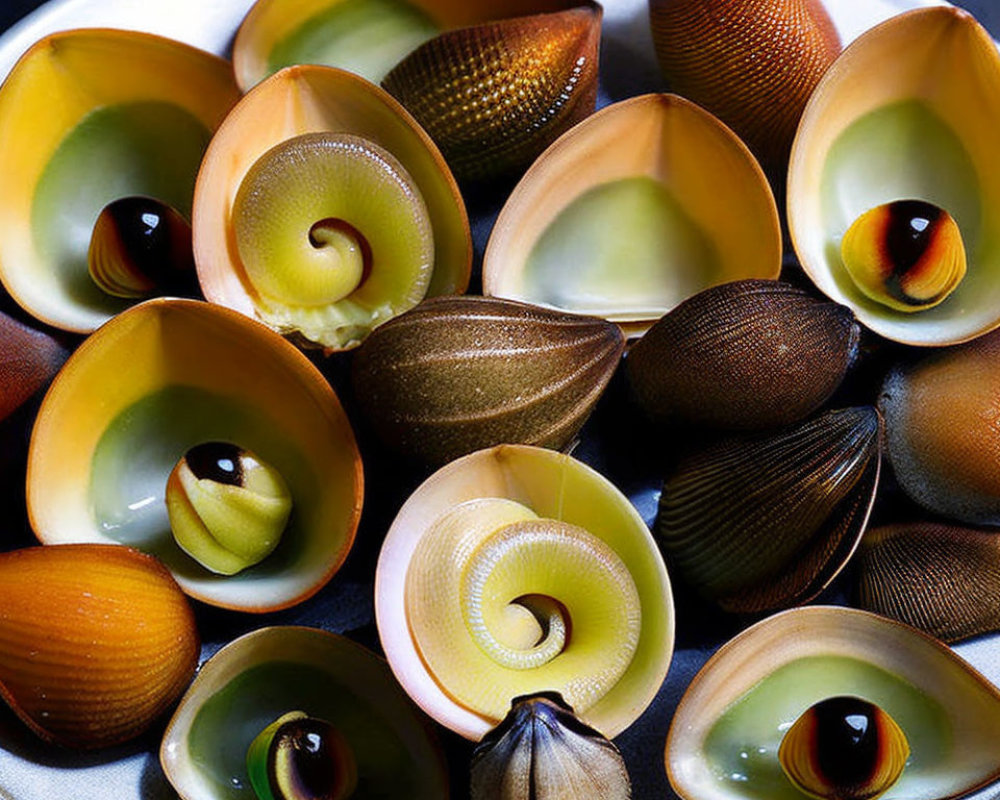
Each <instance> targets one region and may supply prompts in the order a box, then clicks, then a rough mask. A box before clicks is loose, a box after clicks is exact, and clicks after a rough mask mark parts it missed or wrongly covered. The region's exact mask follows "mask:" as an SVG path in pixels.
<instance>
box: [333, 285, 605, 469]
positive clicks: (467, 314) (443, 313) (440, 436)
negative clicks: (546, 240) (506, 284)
mask: <svg viewBox="0 0 1000 800" xmlns="http://www.w3.org/2000/svg"><path fill="white" fill-rule="evenodd" d="M623 348H624V338H623V336H622V333H621V331H620V330H619V328H618V327H617V326H616V325H614V324H613V323H610V322H606V321H604V320H601V319H596V318H594V317H581V316H575V315H573V314H566V313H563V312H558V311H550V310H548V309H543V308H537V307H535V306H530V305H526V304H524V303H516V302H513V301H508V300H498V299H493V298H483V297H441V298H433V299H430V300H425V301H424V302H423V303H421V304H420V305H418V306H417V307H416V308H415V309H413V310H412V311H409V312H407V313H406V314H403V315H402V316H400V317H397V318H396V319H393V320H390V321H389V322H387V323H386V324H385V325H382V326H381V327H379V328H376V329H375V331H374V333H372V335H371V336H370V337H369V338H368V339H367V340H366V341H365V342H364V344H362V346H361V348H360V349H359V350H358V352H357V354H356V356H355V360H354V370H353V382H354V390H355V395H356V396H357V398H358V403H359V404H360V405H361V407H362V409H363V410H364V411H365V413H366V414H367V416H368V419H369V420H370V421H371V423H372V426H373V427H374V428H375V431H376V433H377V434H378V435H379V437H380V438H381V439H382V440H383V441H384V442H385V443H386V444H388V445H389V446H390V447H392V448H393V449H395V450H397V451H399V452H401V453H404V454H406V455H408V456H411V457H414V458H416V459H417V460H419V461H423V462H425V463H428V464H443V463H445V462H447V461H450V460H452V459H454V458H457V457H458V456H460V455H464V454H466V453H471V452H473V451H474V450H479V449H482V448H484V447H490V446H492V445H495V444H534V445H539V446H542V447H550V448H555V449H560V448H562V447H564V446H565V445H566V444H568V443H569V442H570V441H571V440H572V439H573V437H574V436H575V435H576V433H577V431H579V429H580V427H581V426H582V425H583V422H584V420H586V418H587V416H588V415H589V414H590V411H591V409H592V408H593V406H594V404H595V403H596V402H597V399H598V397H599V396H600V395H601V392H602V391H603V389H604V387H605V385H606V384H607V382H608V381H609V380H610V379H611V375H612V374H613V373H614V371H615V367H616V366H617V364H618V361H619V357H620V356H621V353H622V350H623Z"/></svg>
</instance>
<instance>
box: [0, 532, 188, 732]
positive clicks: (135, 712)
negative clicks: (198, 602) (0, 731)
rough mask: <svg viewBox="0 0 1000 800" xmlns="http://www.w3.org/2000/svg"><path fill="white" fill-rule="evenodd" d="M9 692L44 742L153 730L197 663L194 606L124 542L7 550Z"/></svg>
mask: <svg viewBox="0 0 1000 800" xmlns="http://www.w3.org/2000/svg"><path fill="white" fill-rule="evenodd" d="M0 609H2V610H3V611H2V613H0V696H2V697H3V698H4V699H5V700H6V701H7V702H8V703H9V704H10V706H11V707H12V708H13V709H14V711H15V712H16V713H17V715H18V716H19V717H21V719H22V720H24V722H25V723H27V725H28V726H29V727H30V728H31V729H32V730H33V731H34V732H35V733H37V734H38V735H39V736H41V737H42V738H43V739H45V740H47V741H52V742H57V743H59V744H62V745H64V746H67V747H76V748H97V747H108V746H110V745H114V744H118V743H120V742H124V741H127V740H129V739H131V738H133V737H135V736H137V735H139V734H140V733H141V732H142V731H143V730H145V729H146V728H147V727H148V726H149V725H150V723H152V722H153V720H154V719H156V717H158V716H159V715H160V714H161V713H162V712H163V711H165V710H166V708H167V706H168V705H170V703H172V702H173V701H174V700H175V699H176V698H177V697H178V696H179V695H180V693H181V692H182V691H183V690H184V687H185V686H187V684H188V681H190V680H191V677H192V676H193V675H194V668H195V665H196V664H197V663H198V632H197V630H196V628H195V621H194V614H193V613H192V611H191V607H190V606H189V605H188V603H187V599H186V598H185V597H184V595H183V594H182V593H181V590H180V588H179V587H178V586H177V584H176V583H175V581H174V579H173V578H172V577H171V576H170V573H169V572H168V571H167V569H166V567H164V566H163V565H162V564H161V563H160V562H159V561H157V560H156V559H155V558H153V557H151V556H147V555H144V554H142V553H140V552H138V551H136V550H132V549H131V548H128V547H120V546H117V545H98V544H82V545H58V546H55V545H54V546H46V547H31V548H27V549H25V550H15V551H13V552H9V553H4V554H2V555H0Z"/></svg>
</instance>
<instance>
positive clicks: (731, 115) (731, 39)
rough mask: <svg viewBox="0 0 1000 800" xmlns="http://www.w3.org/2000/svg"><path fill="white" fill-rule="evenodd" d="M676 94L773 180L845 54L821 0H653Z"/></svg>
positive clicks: (664, 63) (659, 48) (661, 50)
mask: <svg viewBox="0 0 1000 800" xmlns="http://www.w3.org/2000/svg"><path fill="white" fill-rule="evenodd" d="M649 16H650V22H651V24H652V29H653V43H654V45H655V47H656V54H657V56H658V57H659V60H660V66H661V67H662V69H663V74H664V77H665V78H666V79H667V83H668V85H669V86H670V89H671V91H674V92H677V93H678V94H680V95H683V96H684V97H687V98H689V99H690V100H693V101H694V102H696V103H698V105H700V106H703V107H704V108H706V109H708V110H709V111H711V112H712V113H713V114H715V115H716V116H717V117H718V118H719V119H721V120H722V121H723V122H725V123H726V124H727V125H728V126H729V127H730V128H732V129H733V130H734V131H735V132H736V134H737V135H738V136H739V137H740V138H741V139H743V141H744V142H746V143H747V145H748V146H749V147H750V149H751V150H752V151H753V152H754V154H755V155H756V156H757V157H758V158H759V159H760V160H761V162H762V163H763V165H764V167H765V169H768V170H769V171H771V172H772V173H781V172H783V171H784V168H785V165H786V164H787V161H788V153H789V151H790V149H791V146H792V139H793V138H794V136H795V130H796V127H797V126H798V123H799V118H800V117H801V116H802V111H803V109H805V105H806V102H807V101H808V100H809V96H810V95H811V94H812V92H813V89H814V88H815V87H816V84H817V83H818V82H819V79H820V78H821V77H822V76H823V73H824V72H825V71H826V69H827V67H829V66H830V64H831V63H832V62H833V60H834V59H835V58H836V57H837V55H838V54H839V53H840V38H839V36H838V35H837V31H836V29H835V28H834V26H833V22H832V21H831V20H830V17H829V16H828V15H827V13H826V10H825V9H824V8H823V4H822V3H821V2H819V0H649Z"/></svg>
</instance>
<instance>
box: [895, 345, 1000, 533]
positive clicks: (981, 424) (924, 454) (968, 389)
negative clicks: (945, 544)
mask: <svg viewBox="0 0 1000 800" xmlns="http://www.w3.org/2000/svg"><path fill="white" fill-rule="evenodd" d="M998 397H1000V333H997V332H993V333H990V334H987V335H986V336H982V337H980V338H978V339H976V340H974V341H972V342H968V343H966V344H963V345H959V346H957V347H950V348H948V349H946V350H941V351H938V352H935V353H932V354H930V355H928V356H925V357H923V358H921V359H920V360H919V361H917V362H915V363H911V364H901V365H898V366H897V367H896V368H895V369H893V370H892V372H891V373H890V374H889V376H888V377H887V378H886V380H885V383H884V384H883V386H882V394H881V397H880V399H879V408H880V409H881V411H882V414H883V416H884V417H885V426H886V445H887V448H886V452H887V455H888V457H889V460H890V461H891V462H892V466H893V469H894V470H895V473H896V477H897V479H898V480H899V483H900V485H901V486H902V487H903V490H904V491H905V492H906V493H907V494H908V495H909V496H910V497H912V498H913V499H914V500H916V501H917V502H918V503H920V504H921V505H922V506H924V507H926V508H929V509H931V510H932V511H935V512H937V513H939V514H944V515H945V516H948V517H951V518H953V519H958V520H961V521H963V522H969V523H972V524H975V525H996V524H1000V429H998V426H997V398H998Z"/></svg>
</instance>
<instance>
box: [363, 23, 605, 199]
mask: <svg viewBox="0 0 1000 800" xmlns="http://www.w3.org/2000/svg"><path fill="white" fill-rule="evenodd" d="M600 35H601V8H600V6H598V5H596V4H590V5H587V6H583V7H581V8H575V9H570V10H568V11H560V12H555V13H551V14H536V15H533V16H530V17H516V18H514V19H509V20H502V21H500V22H493V23H489V24H486V25H478V26H475V27H471V28H462V29H460V30H456V31H449V32H446V33H443V34H441V35H440V36H437V37H435V38H434V39H432V40H431V41H429V42H427V43H426V44H424V45H422V46H421V47H419V48H417V49H416V50H415V51H414V52H413V53H411V54H410V55H409V56H407V57H406V58H405V59H403V61H401V62H400V63H399V64H398V65H397V66H396V67H395V68H394V69H393V70H392V71H391V72H390V73H389V74H388V75H386V77H385V79H384V80H383V81H382V85H383V87H385V89H386V90H388V92H389V93H390V94H391V95H393V96H394V97H395V98H396V99H397V100H399V101H400V102H401V103H402V104H403V105H404V106H405V107H406V109H407V111H409V112H410V113H411V114H413V116H414V117H416V119H417V121H418V122H419V123H420V124H421V125H422V126H423V127H424V128H425V129H426V130H427V132H428V133H429V134H430V136H431V138H432V139H433V140H434V142H435V144H437V146H438V147H440V148H441V152H442V153H443V155H444V157H445V160H446V161H447V162H448V165H449V166H450V167H451V169H452V171H453V172H454V173H455V176H456V177H457V178H458V179H459V180H475V181H479V180H487V179H490V178H494V177H497V176H499V175H504V174H510V173H513V172H515V171H517V170H520V169H524V168H525V167H527V166H528V164H530V163H531V162H532V161H533V160H534V159H535V157H536V156H537V155H538V154H539V153H541V152H542V150H544V149H545V148H546V147H548V145H549V144H551V143H552V142H553V141H554V140H555V139H556V138H557V137H558V136H559V135H560V134H561V133H563V132H564V131H566V130H568V129H569V128H571V127H572V126H573V125H575V124H576V123H577V122H579V121H580V120H582V119H583V118H584V117H586V116H587V115H588V114H590V113H591V112H592V111H593V110H594V105H595V103H596V100H597V50H598V44H599V42H600Z"/></svg>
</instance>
